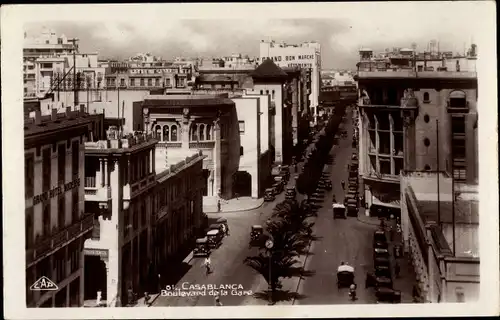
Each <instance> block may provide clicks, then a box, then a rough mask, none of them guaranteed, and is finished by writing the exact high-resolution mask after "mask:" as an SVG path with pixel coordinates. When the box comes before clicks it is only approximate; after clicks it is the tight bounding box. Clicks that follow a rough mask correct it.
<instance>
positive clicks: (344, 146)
mask: <svg viewBox="0 0 500 320" xmlns="http://www.w3.org/2000/svg"><path fill="white" fill-rule="evenodd" d="M344 128H345V129H346V130H347V132H348V138H347V139H340V140H339V145H338V146H334V147H333V148H332V151H331V153H330V154H332V155H334V158H335V161H334V163H333V165H331V166H329V168H328V169H329V170H330V172H331V179H332V182H333V190H332V191H330V192H327V193H326V196H325V201H324V203H323V207H322V208H321V209H320V210H319V214H318V218H317V220H316V224H315V230H314V233H315V234H316V235H317V236H319V237H320V239H319V240H318V241H316V242H313V244H312V247H311V252H312V255H310V256H309V257H308V260H307V262H306V270H310V271H313V272H315V274H314V275H313V276H311V277H308V278H305V279H304V280H302V282H301V284H300V288H299V293H300V294H301V295H303V297H302V299H298V300H296V302H295V304H302V305H308V304H346V303H375V302H376V301H375V297H374V294H373V293H372V292H371V290H372V289H366V290H365V288H364V281H365V275H366V272H367V271H371V269H372V266H373V261H372V251H371V247H372V246H371V245H372V244H371V239H372V236H373V230H375V228H376V226H373V225H369V224H365V223H362V222H360V221H359V220H358V219H356V218H353V217H348V218H347V220H342V219H337V220H333V217H332V210H331V204H332V195H333V194H335V197H336V199H337V201H338V202H341V203H342V202H343V200H344V191H343V190H342V186H341V184H340V181H341V180H344V181H346V182H347V181H348V171H347V168H346V166H347V164H348V163H349V162H350V158H351V155H352V150H353V149H352V148H351V142H352V132H353V128H352V126H351V121H350V113H348V115H347V120H346V122H345V127H344ZM342 261H345V262H348V263H349V264H350V265H352V266H353V267H354V268H355V281H356V283H357V284H358V290H357V294H358V300H357V301H355V302H351V301H350V300H349V297H348V289H340V290H339V289H338V288H337V277H336V271H337V267H338V266H339V265H340V263H341V262H342Z"/></svg>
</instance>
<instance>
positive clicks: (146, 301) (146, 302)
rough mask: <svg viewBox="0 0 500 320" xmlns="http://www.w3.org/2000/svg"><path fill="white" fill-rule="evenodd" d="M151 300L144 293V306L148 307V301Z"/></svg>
mask: <svg viewBox="0 0 500 320" xmlns="http://www.w3.org/2000/svg"><path fill="white" fill-rule="evenodd" d="M150 299H151V296H150V295H149V293H148V292H144V304H145V305H148V304H149V300H150Z"/></svg>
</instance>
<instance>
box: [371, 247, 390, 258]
mask: <svg viewBox="0 0 500 320" xmlns="http://www.w3.org/2000/svg"><path fill="white" fill-rule="evenodd" d="M373 258H374V259H375V258H389V249H387V248H374V249H373Z"/></svg>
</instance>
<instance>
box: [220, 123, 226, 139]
mask: <svg viewBox="0 0 500 320" xmlns="http://www.w3.org/2000/svg"><path fill="white" fill-rule="evenodd" d="M225 130H226V126H225V125H224V124H223V123H221V124H219V131H220V138H221V139H225V137H226V132H225Z"/></svg>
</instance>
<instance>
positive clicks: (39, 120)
mask: <svg viewBox="0 0 500 320" xmlns="http://www.w3.org/2000/svg"><path fill="white" fill-rule="evenodd" d="M35 124H36V125H37V126H39V125H41V124H42V112H41V111H40V110H35Z"/></svg>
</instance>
